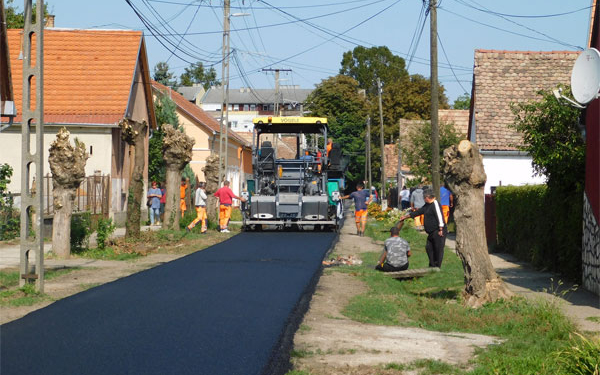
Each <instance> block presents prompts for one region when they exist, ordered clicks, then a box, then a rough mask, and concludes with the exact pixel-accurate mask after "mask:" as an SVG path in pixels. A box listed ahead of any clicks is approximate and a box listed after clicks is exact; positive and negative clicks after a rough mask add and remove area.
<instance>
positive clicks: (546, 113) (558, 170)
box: [512, 87, 585, 192]
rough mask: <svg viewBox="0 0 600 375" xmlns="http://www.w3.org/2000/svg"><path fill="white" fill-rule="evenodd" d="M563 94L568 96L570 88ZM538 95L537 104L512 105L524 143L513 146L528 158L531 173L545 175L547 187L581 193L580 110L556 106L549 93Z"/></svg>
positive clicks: (582, 148)
mask: <svg viewBox="0 0 600 375" xmlns="http://www.w3.org/2000/svg"><path fill="white" fill-rule="evenodd" d="M565 91H567V92H568V93H569V94H570V91H571V90H570V87H567V88H566V90H565ZM538 95H540V96H541V100H539V101H530V102H527V103H519V104H516V105H513V106H512V111H513V113H514V115H515V122H514V124H513V125H512V126H513V127H514V128H515V129H517V130H518V131H519V132H520V133H522V134H523V143H522V144H520V145H516V146H517V147H518V148H519V149H520V150H522V151H526V152H527V153H528V154H529V155H531V157H532V159H533V161H532V163H533V169H534V171H535V172H536V173H537V174H538V175H544V176H546V179H547V184H548V187H549V188H551V189H558V190H559V191H565V192H566V191H574V190H582V189H583V183H584V177H585V142H584V140H583V138H582V137H581V134H580V131H579V129H578V126H577V124H578V122H579V116H580V114H581V111H580V110H579V109H577V108H573V107H571V106H568V105H562V104H561V103H559V102H558V101H557V100H556V98H555V97H554V95H553V94H552V91H543V90H541V91H538Z"/></svg>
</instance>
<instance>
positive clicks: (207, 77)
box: [179, 62, 221, 90]
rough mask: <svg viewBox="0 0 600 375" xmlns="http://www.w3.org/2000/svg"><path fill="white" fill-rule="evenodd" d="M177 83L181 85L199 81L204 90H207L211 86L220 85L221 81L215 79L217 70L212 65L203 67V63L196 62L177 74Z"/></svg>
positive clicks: (189, 84) (190, 84)
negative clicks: (179, 74)
mask: <svg viewBox="0 0 600 375" xmlns="http://www.w3.org/2000/svg"><path fill="white" fill-rule="evenodd" d="M179 83H180V85H181V86H192V85H193V84H195V83H200V84H202V87H204V89H205V90H208V89H209V88H210V87H211V86H215V85H220V84H221V81H219V80H217V71H216V70H215V68H214V67H211V68H210V69H204V65H202V63H201V62H197V63H194V64H191V65H190V66H189V67H188V68H185V72H184V73H183V74H182V75H181V76H179Z"/></svg>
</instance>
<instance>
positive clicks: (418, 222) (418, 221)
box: [410, 185, 425, 230]
mask: <svg viewBox="0 0 600 375" xmlns="http://www.w3.org/2000/svg"><path fill="white" fill-rule="evenodd" d="M424 205H425V199H423V188H422V187H421V185H419V186H417V188H416V189H415V190H414V191H413V192H412V194H411V195H410V208H411V209H412V210H413V211H416V210H418V209H420V208H421V207H423V206H424ZM413 218H414V219H415V228H416V229H417V230H423V216H422V215H418V216H413Z"/></svg>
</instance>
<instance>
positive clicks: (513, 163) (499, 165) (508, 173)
mask: <svg viewBox="0 0 600 375" xmlns="http://www.w3.org/2000/svg"><path fill="white" fill-rule="evenodd" d="M531 160H532V159H531V157H529V156H516V155H515V156H499V155H484V156H483V168H484V169H485V174H486V175H487V181H486V183H485V194H490V193H491V189H490V188H491V187H492V186H506V185H515V186H521V185H537V184H543V183H545V178H544V177H540V176H535V177H534V176H533V167H532V166H531Z"/></svg>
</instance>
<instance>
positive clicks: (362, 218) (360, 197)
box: [340, 182, 373, 237]
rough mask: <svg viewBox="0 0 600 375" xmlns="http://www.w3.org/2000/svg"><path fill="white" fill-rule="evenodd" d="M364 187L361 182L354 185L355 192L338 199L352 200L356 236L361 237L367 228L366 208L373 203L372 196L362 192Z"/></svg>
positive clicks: (364, 191)
mask: <svg viewBox="0 0 600 375" xmlns="http://www.w3.org/2000/svg"><path fill="white" fill-rule="evenodd" d="M364 189H365V185H364V184H363V183H362V182H359V183H358V184H356V191H355V192H353V193H351V194H348V195H344V196H343V197H341V198H340V199H348V198H352V199H354V217H355V220H356V231H357V235H358V236H360V237H362V236H364V235H365V228H366V226H367V206H368V205H369V204H370V203H371V202H372V201H373V196H372V195H371V194H370V193H369V191H368V190H364Z"/></svg>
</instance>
